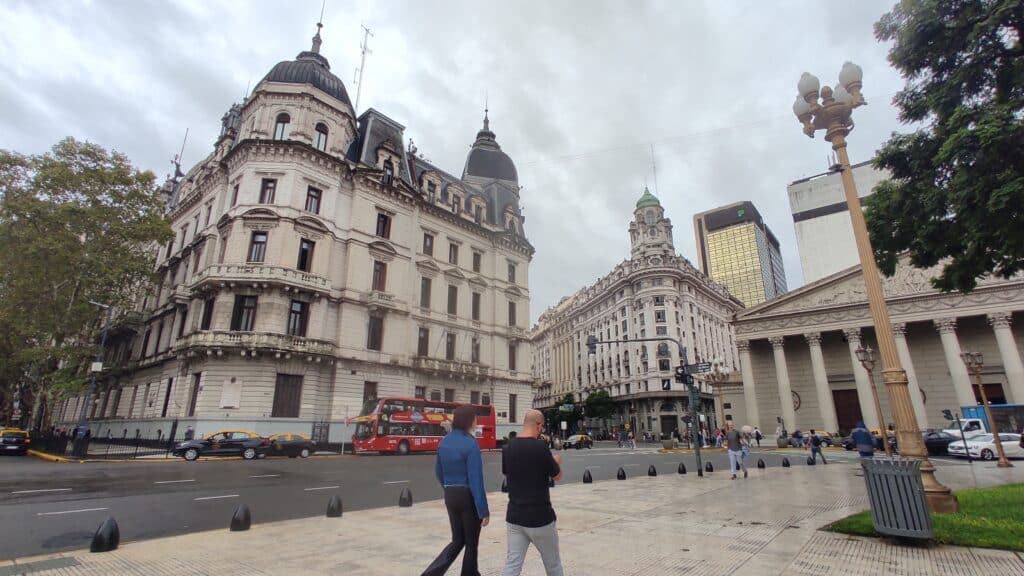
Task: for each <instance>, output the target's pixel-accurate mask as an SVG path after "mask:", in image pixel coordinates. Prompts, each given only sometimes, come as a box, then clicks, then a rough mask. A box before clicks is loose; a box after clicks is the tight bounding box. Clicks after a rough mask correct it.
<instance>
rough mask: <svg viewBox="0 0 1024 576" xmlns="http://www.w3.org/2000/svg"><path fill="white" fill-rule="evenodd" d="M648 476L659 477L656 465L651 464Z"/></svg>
mask: <svg viewBox="0 0 1024 576" xmlns="http://www.w3.org/2000/svg"><path fill="white" fill-rule="evenodd" d="M647 475H648V476H657V475H658V469H657V468H655V467H654V464H651V465H650V467H648V468H647Z"/></svg>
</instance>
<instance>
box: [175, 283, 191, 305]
mask: <svg viewBox="0 0 1024 576" xmlns="http://www.w3.org/2000/svg"><path fill="white" fill-rule="evenodd" d="M170 301H171V303H173V304H179V305H182V306H187V305H188V303H189V302H191V301H192V290H190V289H189V288H188V286H185V285H184V284H178V285H177V286H175V287H174V290H173V291H172V292H171V297H170Z"/></svg>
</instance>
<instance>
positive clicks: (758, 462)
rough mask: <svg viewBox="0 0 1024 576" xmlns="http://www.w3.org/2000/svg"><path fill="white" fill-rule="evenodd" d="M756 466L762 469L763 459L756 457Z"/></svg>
mask: <svg viewBox="0 0 1024 576" xmlns="http://www.w3.org/2000/svg"><path fill="white" fill-rule="evenodd" d="M757 467H758V468H760V469H762V470H764V460H763V459H761V458H758V459H757Z"/></svg>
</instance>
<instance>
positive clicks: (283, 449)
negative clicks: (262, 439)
mask: <svg viewBox="0 0 1024 576" xmlns="http://www.w3.org/2000/svg"><path fill="white" fill-rule="evenodd" d="M267 440H269V441H270V448H269V449H267V456H287V457H289V458H295V457H299V458H309V455H310V454H312V453H314V452H316V442H313V441H312V440H310V439H309V438H307V437H305V436H303V435H302V434H293V433H291V432H283V433H281V434H272V435H271V436H270V437H269V438H267Z"/></svg>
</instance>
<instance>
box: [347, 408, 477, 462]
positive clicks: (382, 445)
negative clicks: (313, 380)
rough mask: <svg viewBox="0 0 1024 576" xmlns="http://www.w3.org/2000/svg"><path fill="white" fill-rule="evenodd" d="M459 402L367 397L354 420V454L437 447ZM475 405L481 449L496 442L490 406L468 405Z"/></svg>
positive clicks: (397, 451)
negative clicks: (374, 398)
mask: <svg viewBox="0 0 1024 576" xmlns="http://www.w3.org/2000/svg"><path fill="white" fill-rule="evenodd" d="M459 406H461V404H457V403H454V402H437V401H434V400H424V399H422V398H381V399H379V400H367V401H366V403H365V404H363V409H362V410H361V411H360V412H359V416H357V417H356V418H352V419H351V420H350V422H354V423H355V424H356V432H355V434H353V435H352V445H353V447H354V448H355V451H356V453H357V454H359V453H364V452H381V453H387V454H392V453H394V454H408V453H410V452H425V451H431V450H437V445H438V444H439V443H440V442H441V438H443V437H444V435H445V434H447V433H448V431H449V430H451V421H452V414H454V413H455V409H456V408H457V407H459ZM472 406H473V408H475V409H476V431H475V435H476V440H477V442H478V443H479V444H480V448H481V449H487V448H494V447H495V446H497V431H496V429H495V424H496V421H495V418H494V406H482V405H476V404H473V405H472Z"/></svg>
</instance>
